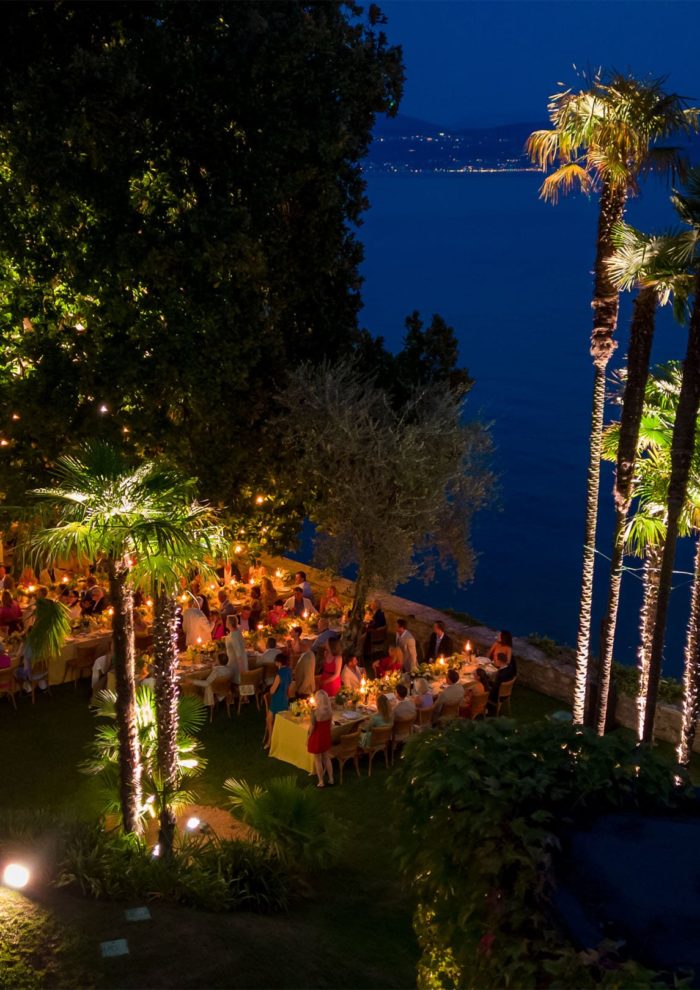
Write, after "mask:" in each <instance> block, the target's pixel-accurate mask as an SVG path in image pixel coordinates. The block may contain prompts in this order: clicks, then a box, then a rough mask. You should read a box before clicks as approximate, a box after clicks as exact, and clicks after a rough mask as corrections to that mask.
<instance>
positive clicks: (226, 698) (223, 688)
mask: <svg viewBox="0 0 700 990" xmlns="http://www.w3.org/2000/svg"><path fill="white" fill-rule="evenodd" d="M231 686H232V685H231V678H230V677H216V678H215V679H214V680H213V681H212V682H211V684H210V685H209V687H210V688H211V693H212V696H213V704H212V705H210V706H209V721H210V722H213V721H214V709H215V708H216V706H217V705H218V704H219V702H221V701H223V702H224V703H225V705H226V714H227V715H228V717H229V718H231V704H232V702H233V692H232V691H231ZM217 695H219V697H217Z"/></svg>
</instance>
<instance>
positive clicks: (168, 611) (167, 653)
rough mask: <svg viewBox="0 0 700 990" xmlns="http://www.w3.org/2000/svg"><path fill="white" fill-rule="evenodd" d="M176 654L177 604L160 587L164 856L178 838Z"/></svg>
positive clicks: (157, 624)
mask: <svg viewBox="0 0 700 990" xmlns="http://www.w3.org/2000/svg"><path fill="white" fill-rule="evenodd" d="M177 657H178V650H177V605H176V602H175V600H174V599H173V598H172V597H169V596H168V595H167V594H166V593H165V591H164V590H162V589H160V590H159V591H158V592H157V593H156V595H155V614H154V623H153V660H154V670H155V680H156V721H157V729H158V776H159V778H160V790H161V794H160V830H159V834H158V842H159V845H160V852H161V855H163V856H169V855H171V854H172V851H173V844H174V841H175V814H174V812H173V810H172V807H171V804H170V801H171V799H172V795H173V794H174V792H175V791H176V789H177V785H178V778H179V765H178V750H177V736H178V725H179V719H178V707H177V705H178V687H177V676H176V672H177Z"/></svg>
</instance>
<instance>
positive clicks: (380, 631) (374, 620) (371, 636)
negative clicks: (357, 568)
mask: <svg viewBox="0 0 700 990" xmlns="http://www.w3.org/2000/svg"><path fill="white" fill-rule="evenodd" d="M370 609H371V610H372V617H371V619H370V620H369V622H368V623H367V624H366V626H365V640H364V645H363V648H362V655H363V657H364V659H365V663H367V661H369V660H371V659H372V644H373V643H377V644H380V645H379V648H380V649H381V647H382V646H383V645H384V641H385V639H386V631H387V625H386V616H385V615H384V609H383V608H382V603H381V602H380V601H379V599H377V598H375V599H374V600H373V601H372V602H370Z"/></svg>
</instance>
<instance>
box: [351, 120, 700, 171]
mask: <svg viewBox="0 0 700 990" xmlns="http://www.w3.org/2000/svg"><path fill="white" fill-rule="evenodd" d="M545 127H547V122H546V121H530V122H525V123H515V124H502V125H500V126H499V127H471V128H454V127H447V126H444V127H443V126H440V125H439V124H433V123H431V122H430V121H425V120H419V119H417V118H415V117H404V116H402V115H401V114H399V115H398V116H397V117H393V118H386V117H382V118H380V119H379V120H378V121H377V124H376V126H375V129H374V140H373V142H372V145H371V146H370V150H369V154H368V155H367V159H366V162H365V169H366V171H368V172H386V173H402V172H403V173H421V172H473V171H485V172H494V171H496V172H514V171H524V170H527V171H534V170H535V169H534V166H533V165H532V163H531V162H530V160H529V159H528V157H527V155H526V154H525V152H524V146H525V141H526V140H527V137H528V135H529V134H531V133H532V131H535V130H539V129H541V128H545ZM687 149H688V156H689V158H690V160H691V162H692V163H693V164H700V135H694V136H693V138H692V139H691V140H689V141H688V143H687Z"/></svg>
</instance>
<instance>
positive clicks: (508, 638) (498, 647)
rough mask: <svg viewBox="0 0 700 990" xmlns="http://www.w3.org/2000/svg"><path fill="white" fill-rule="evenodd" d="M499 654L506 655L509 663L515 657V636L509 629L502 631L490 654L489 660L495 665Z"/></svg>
mask: <svg viewBox="0 0 700 990" xmlns="http://www.w3.org/2000/svg"><path fill="white" fill-rule="evenodd" d="M497 653H505V654H506V658H507V660H508V662H509V663H510V658H511V657H512V656H513V634H512V633H511V632H509V631H508V630H507V629H501V631H500V632H499V633H498V635H497V636H496V640H495V642H494V643H493V645H492V646H491V649H490V650H489V652H488V658H489V660H490V661H491V662H492V663H493V662H494V658H495V656H496V654H497Z"/></svg>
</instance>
